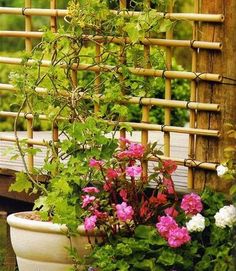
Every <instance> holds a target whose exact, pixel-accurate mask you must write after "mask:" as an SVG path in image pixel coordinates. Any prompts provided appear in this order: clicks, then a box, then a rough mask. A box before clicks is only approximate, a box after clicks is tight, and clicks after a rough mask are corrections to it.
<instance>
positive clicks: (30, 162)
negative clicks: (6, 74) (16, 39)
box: [25, 0, 34, 172]
mask: <svg viewBox="0 0 236 271" xmlns="http://www.w3.org/2000/svg"><path fill="white" fill-rule="evenodd" d="M26 8H31V0H25V9H26ZM31 30H32V20H31V16H26V15H25V31H31ZM25 50H26V52H31V50H32V40H31V38H25ZM27 113H30V108H29V107H28V106H27ZM26 123H27V138H33V120H32V119H27V120H26ZM32 147H33V145H32V144H28V148H32ZM27 162H28V170H29V172H33V167H34V156H33V155H32V154H28V156H27Z"/></svg>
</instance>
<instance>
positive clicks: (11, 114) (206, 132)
mask: <svg viewBox="0 0 236 271" xmlns="http://www.w3.org/2000/svg"><path fill="white" fill-rule="evenodd" d="M16 115H17V113H16V112H6V111H0V116H2V117H16ZM19 117H21V118H26V119H29V120H30V119H33V118H34V116H33V115H32V114H27V113H20V114H19ZM38 118H39V119H40V120H48V119H47V117H46V115H43V114H42V115H39V116H38ZM57 120H64V121H65V120H66V118H64V117H58V118H57ZM108 123H109V124H110V125H112V126H113V125H119V126H122V125H129V126H131V127H132V128H134V129H140V130H150V131H151V130H152V131H161V132H165V131H167V132H173V133H182V134H196V135H202V136H208V137H219V136H220V133H219V131H218V130H208V129H197V128H185V127H184V128H183V127H176V126H163V125H159V124H150V123H136V122H119V123H117V122H115V121H108Z"/></svg>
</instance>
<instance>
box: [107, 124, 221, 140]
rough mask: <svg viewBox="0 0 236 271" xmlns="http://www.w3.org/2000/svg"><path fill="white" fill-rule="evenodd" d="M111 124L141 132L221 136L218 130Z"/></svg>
mask: <svg viewBox="0 0 236 271" xmlns="http://www.w3.org/2000/svg"><path fill="white" fill-rule="evenodd" d="M109 124H111V125H114V126H115V125H118V126H122V125H126V126H130V127H132V128H134V129H140V130H150V131H161V132H173V133H180V134H190V135H202V136H212V137H219V136H220V133H219V131H218V130H208V129H195V128H186V127H177V126H168V125H160V124H149V123H136V122H115V121H109Z"/></svg>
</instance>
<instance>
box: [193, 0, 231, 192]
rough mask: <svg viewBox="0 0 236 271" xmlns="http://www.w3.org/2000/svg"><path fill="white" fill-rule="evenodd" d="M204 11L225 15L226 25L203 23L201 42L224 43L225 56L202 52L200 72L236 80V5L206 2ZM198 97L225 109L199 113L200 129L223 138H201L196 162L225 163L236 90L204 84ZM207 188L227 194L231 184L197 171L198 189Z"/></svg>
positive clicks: (196, 187)
mask: <svg viewBox="0 0 236 271" xmlns="http://www.w3.org/2000/svg"><path fill="white" fill-rule="evenodd" d="M226 2H227V3H226ZM201 9H202V10H201V12H202V13H206V14H208V13H214V14H220V13H222V14H224V15H225V21H224V22H223V23H222V24H221V23H219V24H217V23H215V24H213V23H202V25H201V29H200V32H199V34H200V36H201V40H205V41H221V42H222V43H223V50H222V52H219V51H208V50H200V51H199V58H198V59H199V62H198V63H199V65H198V72H214V73H219V74H222V75H223V76H225V77H230V78H234V79H236V68H235V63H236V54H235V52H236V17H235V14H236V1H235V0H227V1H224V0H215V1H209V0H202V5H201ZM228 82H229V81H228ZM230 83H232V82H230ZM197 96H198V97H197V99H198V101H199V102H207V103H219V104H220V106H221V112H220V113H217V114H215V113H204V112H198V114H197V127H198V128H207V129H219V130H220V133H221V136H220V138H219V139H215V138H214V139H213V138H209V137H202V136H197V142H196V146H197V147H196V160H199V161H207V162H218V163H220V162H223V161H224V148H225V147H226V146H228V145H230V143H231V142H230V141H229V139H228V138H227V136H226V133H225V129H224V127H225V124H226V123H231V124H235V123H236V110H235V104H236V86H232V85H225V84H220V83H205V82H202V81H200V82H199V88H198V95H197ZM204 185H207V186H210V187H212V188H213V189H215V190H218V191H219V190H220V191H225V192H227V191H228V188H229V186H230V183H229V182H227V181H223V180H221V179H219V178H218V177H217V175H216V172H210V171H209V172H207V171H203V170H199V169H197V170H196V171H195V176H194V188H195V189H203V187H204Z"/></svg>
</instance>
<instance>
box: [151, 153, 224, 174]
mask: <svg viewBox="0 0 236 271" xmlns="http://www.w3.org/2000/svg"><path fill="white" fill-rule="evenodd" d="M159 157H160V158H161V159H162V160H170V159H171V160H172V161H174V162H176V164H177V165H179V166H185V167H191V168H200V169H204V170H212V171H215V170H216V167H217V166H218V165H219V164H217V163H209V162H201V161H197V160H191V159H188V158H187V159H183V158H176V157H168V156H164V155H160V156H159ZM150 161H158V159H157V158H156V157H150Z"/></svg>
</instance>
